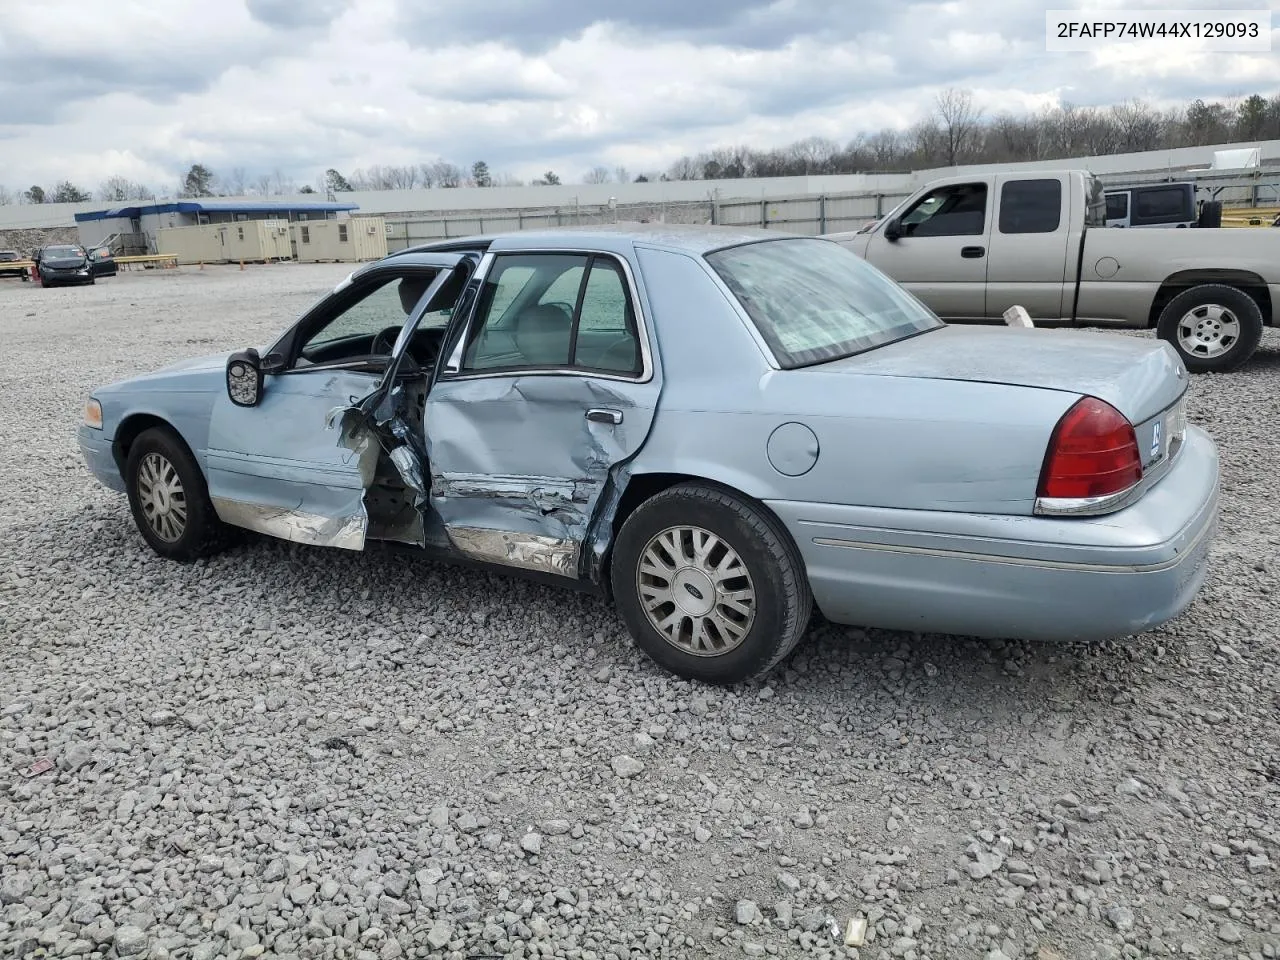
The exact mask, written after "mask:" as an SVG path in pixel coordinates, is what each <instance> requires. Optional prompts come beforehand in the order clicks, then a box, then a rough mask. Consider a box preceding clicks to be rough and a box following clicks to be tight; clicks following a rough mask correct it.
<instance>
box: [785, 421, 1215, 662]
mask: <svg viewBox="0 0 1280 960" xmlns="http://www.w3.org/2000/svg"><path fill="white" fill-rule="evenodd" d="M1218 472H1219V467H1218V454H1217V449H1216V448H1215V446H1214V444H1213V441H1212V440H1210V438H1209V437H1208V435H1207V434H1205V433H1204V432H1203V431H1201V430H1198V429H1196V428H1195V427H1188V428H1187V440H1186V443H1185V445H1184V447H1183V449H1182V452H1181V454H1180V455H1179V457H1178V460H1177V462H1176V463H1175V464H1174V466H1173V468H1172V469H1171V470H1170V471H1169V472H1168V474H1166V475H1165V476H1164V477H1163V478H1162V479H1161V480H1160V482H1159V483H1157V484H1156V485H1155V486H1154V487H1152V489H1151V490H1150V491H1149V492H1148V493H1147V494H1146V496H1145V497H1143V499H1142V500H1140V501H1139V502H1138V503H1135V504H1134V505H1132V506H1131V507H1128V508H1126V509H1124V510H1121V511H1119V512H1117V513H1113V514H1109V515H1107V516H1102V517H1078V518H1076V517H1073V518H1048V517H1032V516H997V515H986V514H968V513H944V512H933V511H909V510H881V509H874V508H866V507H849V506H835V505H829V504H812V503H797V502H794V501H771V502H769V504H768V505H769V507H770V508H771V509H772V510H774V511H775V513H777V515H778V516H779V517H780V518H781V519H782V521H783V522H784V523H785V524H786V526H787V528H788V529H789V530H790V531H791V534H792V536H793V537H794V538H795V541H796V544H797V546H798V547H799V549H800V552H801V554H802V555H803V557H804V560H805V564H806V567H807V569H808V573H809V582H810V585H811V587H812V589H813V594H814V600H815V601H816V602H817V604H818V608H819V609H820V610H821V611H822V613H823V615H824V616H826V617H827V619H829V620H832V621H834V622H836V623H845V624H857V625H859V626H869V627H883V628H886V629H895V630H913V631H919V632H928V633H951V634H961V635H967V636H978V637H999V638H1021V639H1027V640H1059V641H1068V640H1102V639H1108V638H1113V637H1122V636H1129V635H1132V634H1135V633H1141V632H1142V631H1144V630H1148V629H1151V628H1152V627H1156V626H1159V625H1160V624H1162V623H1164V622H1166V621H1168V620H1171V619H1173V618H1174V617H1176V616H1178V615H1179V614H1180V613H1182V612H1183V611H1184V610H1185V609H1186V608H1187V607H1188V606H1189V605H1190V604H1191V601H1192V600H1193V599H1194V598H1195V595H1196V593H1197V592H1198V591H1199V589H1200V586H1201V584H1202V583H1203V582H1204V577H1205V574H1206V570H1207V565H1208V557H1209V551H1210V546H1211V544H1212V542H1213V539H1214V537H1215V535H1216V530H1217V517H1218Z"/></svg>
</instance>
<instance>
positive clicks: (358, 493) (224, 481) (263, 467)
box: [205, 252, 478, 550]
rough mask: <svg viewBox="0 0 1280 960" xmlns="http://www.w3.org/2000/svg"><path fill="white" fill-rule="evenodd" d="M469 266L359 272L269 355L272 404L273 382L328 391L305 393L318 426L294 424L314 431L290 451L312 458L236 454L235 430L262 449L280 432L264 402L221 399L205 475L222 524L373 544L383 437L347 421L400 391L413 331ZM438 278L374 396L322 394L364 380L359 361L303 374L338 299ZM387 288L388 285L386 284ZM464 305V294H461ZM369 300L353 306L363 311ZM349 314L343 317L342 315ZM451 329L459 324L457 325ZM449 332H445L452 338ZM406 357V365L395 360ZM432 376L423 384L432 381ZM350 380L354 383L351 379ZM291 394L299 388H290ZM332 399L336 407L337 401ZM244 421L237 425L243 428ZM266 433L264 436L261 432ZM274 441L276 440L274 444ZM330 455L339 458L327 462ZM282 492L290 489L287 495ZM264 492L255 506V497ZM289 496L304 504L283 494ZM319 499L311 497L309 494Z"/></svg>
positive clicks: (403, 265) (444, 263) (449, 256)
mask: <svg viewBox="0 0 1280 960" xmlns="http://www.w3.org/2000/svg"><path fill="white" fill-rule="evenodd" d="M467 259H472V261H473V262H474V260H478V257H473V258H468V257H467V256H466V255H465V254H459V253H454V252H449V253H444V252H442V253H438V254H432V253H428V254H422V255H418V256H412V257H405V258H404V259H394V260H387V261H378V262H376V263H374V264H372V265H370V266H369V267H366V268H364V269H362V270H358V271H354V272H353V273H352V274H351V275H350V276H348V277H347V278H346V279H345V280H344V281H343V282H342V283H340V284H338V285H337V286H336V287H335V288H334V289H333V290H331V291H330V292H329V293H328V294H326V295H325V296H323V297H321V298H320V299H319V300H317V301H316V302H315V303H314V304H312V306H311V307H310V308H308V309H307V310H306V311H305V312H304V313H303V315H302V316H301V317H300V318H299V319H298V320H297V321H296V322H295V323H294V324H293V325H292V326H291V327H289V328H288V329H287V330H286V331H285V332H284V333H283V334H281V335H280V336H279V337H278V338H277V339H276V341H275V343H274V344H273V345H272V347H270V348H268V351H267V352H266V355H265V357H264V360H266V361H268V363H267V365H266V367H265V368H264V369H265V370H266V374H265V376H264V381H263V397H264V399H269V398H270V395H271V393H272V379H274V378H281V379H284V378H288V379H289V380H294V379H296V378H305V379H303V380H301V381H299V382H300V383H303V384H322V387H321V390H318V391H316V392H315V393H312V394H309V393H308V392H307V391H306V390H299V391H296V393H294V394H293V395H295V396H299V397H304V398H305V397H313V398H319V399H320V400H321V401H322V402H321V403H319V404H317V405H316V407H315V409H316V410H320V409H321V408H323V415H321V416H318V417H317V418H316V421H315V423H314V426H311V425H305V424H292V425H291V426H292V427H293V428H294V429H295V430H296V429H303V428H307V429H311V430H314V433H312V434H308V436H307V438H306V441H305V442H304V443H301V444H298V445H296V446H295V447H294V448H293V449H292V450H291V451H290V452H293V453H302V454H306V453H308V452H311V453H313V454H314V455H313V456H312V457H311V459H309V460H308V459H301V458H298V457H296V456H294V457H275V456H272V457H266V456H265V455H264V454H262V453H261V451H246V450H237V449H235V448H234V447H232V446H231V445H229V444H228V445H226V446H219V445H215V444H220V443H221V442H222V436H223V434H228V435H229V434H230V433H231V432H232V429H234V428H235V427H237V426H238V427H239V428H241V429H247V432H249V433H250V434H252V435H253V436H254V442H258V441H260V440H262V439H263V438H262V431H265V432H266V433H267V434H270V433H271V432H272V424H270V423H266V424H261V425H256V424H254V423H253V421H252V416H253V414H254V413H256V412H258V410H259V407H260V405H261V404H258V405H255V406H254V407H249V408H243V409H241V410H238V411H237V410H233V409H232V407H231V406H229V405H230V404H231V401H230V400H229V398H228V397H227V396H226V395H225V392H224V393H223V394H222V395H221V396H219V397H218V398H217V399H216V400H215V406H214V408H213V410H212V411H211V413H210V428H209V438H208V444H207V449H206V452H205V467H206V476H207V478H208V484H209V493H210V500H211V501H212V503H213V506H214V510H215V512H216V513H217V514H218V516H219V518H220V519H222V520H224V521H225V522H228V523H231V524H234V525H235V526H240V527H244V528H246V529H250V530H256V531H258V532H261V533H266V534H269V535H271V536H275V537H279V538H281V539H286V540H292V541H295V542H300V543H308V544H313V545H317V546H331V547H339V548H344V549H351V550H361V549H363V548H364V546H365V534H366V532H367V529H368V513H367V511H366V509H365V495H366V494H367V493H368V491H369V487H370V486H371V483H372V479H373V476H374V473H375V471H376V467H377V462H378V460H379V458H380V457H381V456H382V455H383V452H384V444H383V440H382V437H381V436H380V435H379V433H378V431H377V430H376V429H370V427H371V426H372V425H371V424H368V423H365V422H363V420H362V419H360V418H356V419H350V418H348V417H346V416H344V415H343V414H344V413H345V411H346V410H347V409H349V405H351V404H357V403H359V402H360V401H361V399H362V398H364V399H367V398H368V397H370V396H374V395H378V394H379V393H381V392H383V391H384V390H385V391H386V392H390V390H389V389H387V387H388V385H389V384H390V385H392V386H394V384H395V381H396V379H397V377H398V375H399V371H400V369H401V368H402V366H403V353H404V352H405V350H406V349H407V346H408V342H409V339H411V338H412V333H413V332H416V330H417V328H418V326H419V324H420V323H421V320H422V317H423V316H425V314H426V313H427V312H428V307H430V306H431V305H432V302H433V300H434V299H435V297H436V296H437V295H438V294H439V291H440V290H441V289H442V288H443V287H444V284H445V283H446V282H447V280H448V278H449V276H450V275H451V274H452V272H453V270H454V269H456V268H457V267H458V266H459V264H461V263H462V262H464V261H465V260H467ZM432 269H434V270H436V271H437V274H436V276H435V277H433V278H432V281H431V282H430V284H429V285H428V287H427V289H426V290H425V291H424V292H423V295H422V297H421V298H420V299H419V301H418V302H417V303H416V304H415V305H414V307H413V309H412V310H411V311H410V313H409V315H408V316H407V317H406V318H405V321H404V324H403V325H402V327H401V331H400V335H399V336H398V337H397V340H396V343H395V346H394V347H393V349H392V351H391V354H390V355H389V360H388V363H387V366H386V368H385V370H383V371H382V372H381V373H379V372H377V371H371V372H369V382H368V389H367V390H365V391H364V392H363V393H360V394H356V395H349V396H347V397H338V396H336V395H335V396H333V397H332V398H329V397H327V396H326V395H324V394H323V393H322V390H323V389H324V387H323V384H324V378H328V381H329V383H328V386H329V387H332V386H333V384H334V383H335V382H337V381H339V380H342V379H343V378H342V377H341V376H339V375H341V374H350V373H362V372H363V371H357V370H353V365H354V364H355V362H356V361H354V360H352V359H346V360H340V361H334V362H332V363H320V364H314V365H309V366H306V367H301V368H298V367H295V366H293V364H294V363H295V362H296V359H297V355H298V353H299V352H300V350H301V347H302V345H303V343H305V337H306V336H308V335H309V334H310V333H311V332H314V330H313V328H315V327H316V324H317V322H318V319H319V317H318V315H320V314H324V315H330V316H332V314H333V308H332V304H333V302H334V300H335V298H337V297H339V296H342V295H343V294H345V293H346V291H348V290H351V289H352V288H353V287H355V286H357V285H365V284H371V283H374V282H376V281H377V279H378V278H379V277H381V276H384V275H385V276H387V277H388V280H387V281H386V283H394V282H396V278H397V277H400V278H403V277H405V276H411V275H413V273H414V272H415V271H424V272H425V271H426V270H432ZM382 285H383V284H379V286H382ZM460 297H461V294H460ZM361 300H363V298H357V299H356V300H354V301H353V302H352V303H351V306H354V305H355V304H356V303H359V302H361ZM337 316H341V312H339V313H338V314H337ZM451 324H452V318H451V322H450V325H451ZM448 329H449V327H448V326H446V331H445V334H446V336H447V334H448ZM397 353H399V354H400V356H399V357H398V358H397V356H396V354H397ZM428 374H429V371H425V370H424V371H423V372H422V376H423V377H424V378H425V377H426V376H428ZM344 382H345V381H344ZM291 386H292V385H291ZM330 401H331V402H330ZM220 416H221V417H222V419H224V420H225V419H226V418H227V417H228V416H229V417H231V418H232V419H231V421H230V422H228V423H227V424H223V425H220V424H219V422H218V421H219V418H220ZM236 420H239V421H241V422H240V423H239V424H236V423H235V422H234V421H236ZM255 428H260V429H255ZM268 439H269V437H268ZM335 448H341V449H346V450H348V451H350V456H349V457H343V458H342V462H341V463H334V462H332V454H333V451H334V449H335ZM326 457H329V458H330V460H328V461H327V460H326ZM281 485H284V487H283V488H282V487H281ZM255 488H256V490H257V491H258V493H257V494H256V498H255V496H254V491H255ZM286 490H291V491H292V492H294V493H298V492H301V494H302V495H300V496H284V492H285V491H286ZM308 493H311V494H312V497H311V498H310V499H308V497H307V496H306V494H308Z"/></svg>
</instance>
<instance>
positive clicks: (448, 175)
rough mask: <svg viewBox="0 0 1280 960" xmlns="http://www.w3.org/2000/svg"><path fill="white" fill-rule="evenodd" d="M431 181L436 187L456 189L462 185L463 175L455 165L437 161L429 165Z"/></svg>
mask: <svg viewBox="0 0 1280 960" xmlns="http://www.w3.org/2000/svg"><path fill="white" fill-rule="evenodd" d="M431 171H432V179H433V180H434V181H435V185H436V186H437V187H458V186H461V185H462V181H463V177H464V174H463V172H462V168H461V167H459V166H458V165H457V164H456V163H449V162H448V161H446V160H437V161H436V162H435V163H433V164H432V165H431Z"/></svg>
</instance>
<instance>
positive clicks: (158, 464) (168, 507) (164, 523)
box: [138, 453, 187, 543]
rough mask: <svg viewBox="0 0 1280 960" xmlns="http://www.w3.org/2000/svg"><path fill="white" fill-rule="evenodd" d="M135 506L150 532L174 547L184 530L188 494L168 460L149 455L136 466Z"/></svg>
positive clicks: (158, 455)
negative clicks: (144, 519)
mask: <svg viewBox="0 0 1280 960" xmlns="http://www.w3.org/2000/svg"><path fill="white" fill-rule="evenodd" d="M138 502H139V503H140V504H141V505H142V515H143V516H144V517H145V518H146V521H147V526H149V527H150V528H151V532H152V533H154V534H155V535H156V536H157V537H159V538H160V539H161V540H163V541H164V542H165V543H173V542H174V541H176V540H178V539H179V538H180V537H181V536H182V532H183V531H184V530H186V529H187V494H186V491H185V490H184V489H183V487H182V480H181V479H179V477H178V471H177V470H176V469H174V466H173V464H172V463H170V462H169V460H168V458H167V457H164V456H163V455H161V454H159V453H148V454H147V455H146V456H145V457H143V458H142V463H141V464H140V465H139V466H138Z"/></svg>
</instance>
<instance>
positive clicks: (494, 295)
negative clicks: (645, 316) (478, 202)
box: [463, 255, 641, 373]
mask: <svg viewBox="0 0 1280 960" xmlns="http://www.w3.org/2000/svg"><path fill="white" fill-rule="evenodd" d="M584 272H587V281H586V283H585V285H584V284H583V274H584ZM579 299H581V307H580V315H579V319H578V327H577V331H576V338H575V336H574V323H573V319H574V304H575V303H576V302H578V300H579ZM479 313H480V316H481V317H482V318H483V320H482V322H481V323H480V324H478V325H477V326H476V328H475V329H474V330H473V331H472V332H471V339H470V342H469V343H468V345H467V349H466V351H465V354H464V359H463V369H464V370H477V371H478V370H501V369H521V368H546V367H561V366H574V367H583V368H587V369H594V370H601V371H609V372H616V373H636V372H638V371H639V367H640V359H641V358H640V351H639V349H638V343H639V341H638V338H637V334H636V325H635V314H634V310H633V309H632V306H631V302H630V299H629V297H628V296H627V293H626V286H625V281H624V279H623V275H622V273H621V271H620V269H619V268H618V266H617V265H616V264H615V263H614V262H613V261H612V260H611V259H610V258H607V257H597V258H594V259H592V260H590V261H588V258H586V257H583V256H577V255H565V256H559V255H557V256H552V255H542V256H529V257H511V258H510V263H509V264H502V263H500V264H499V265H498V266H497V267H496V268H495V270H494V273H493V275H492V276H491V278H490V279H489V280H488V282H486V284H485V292H484V294H483V297H482V299H481V303H480V311H479Z"/></svg>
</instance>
